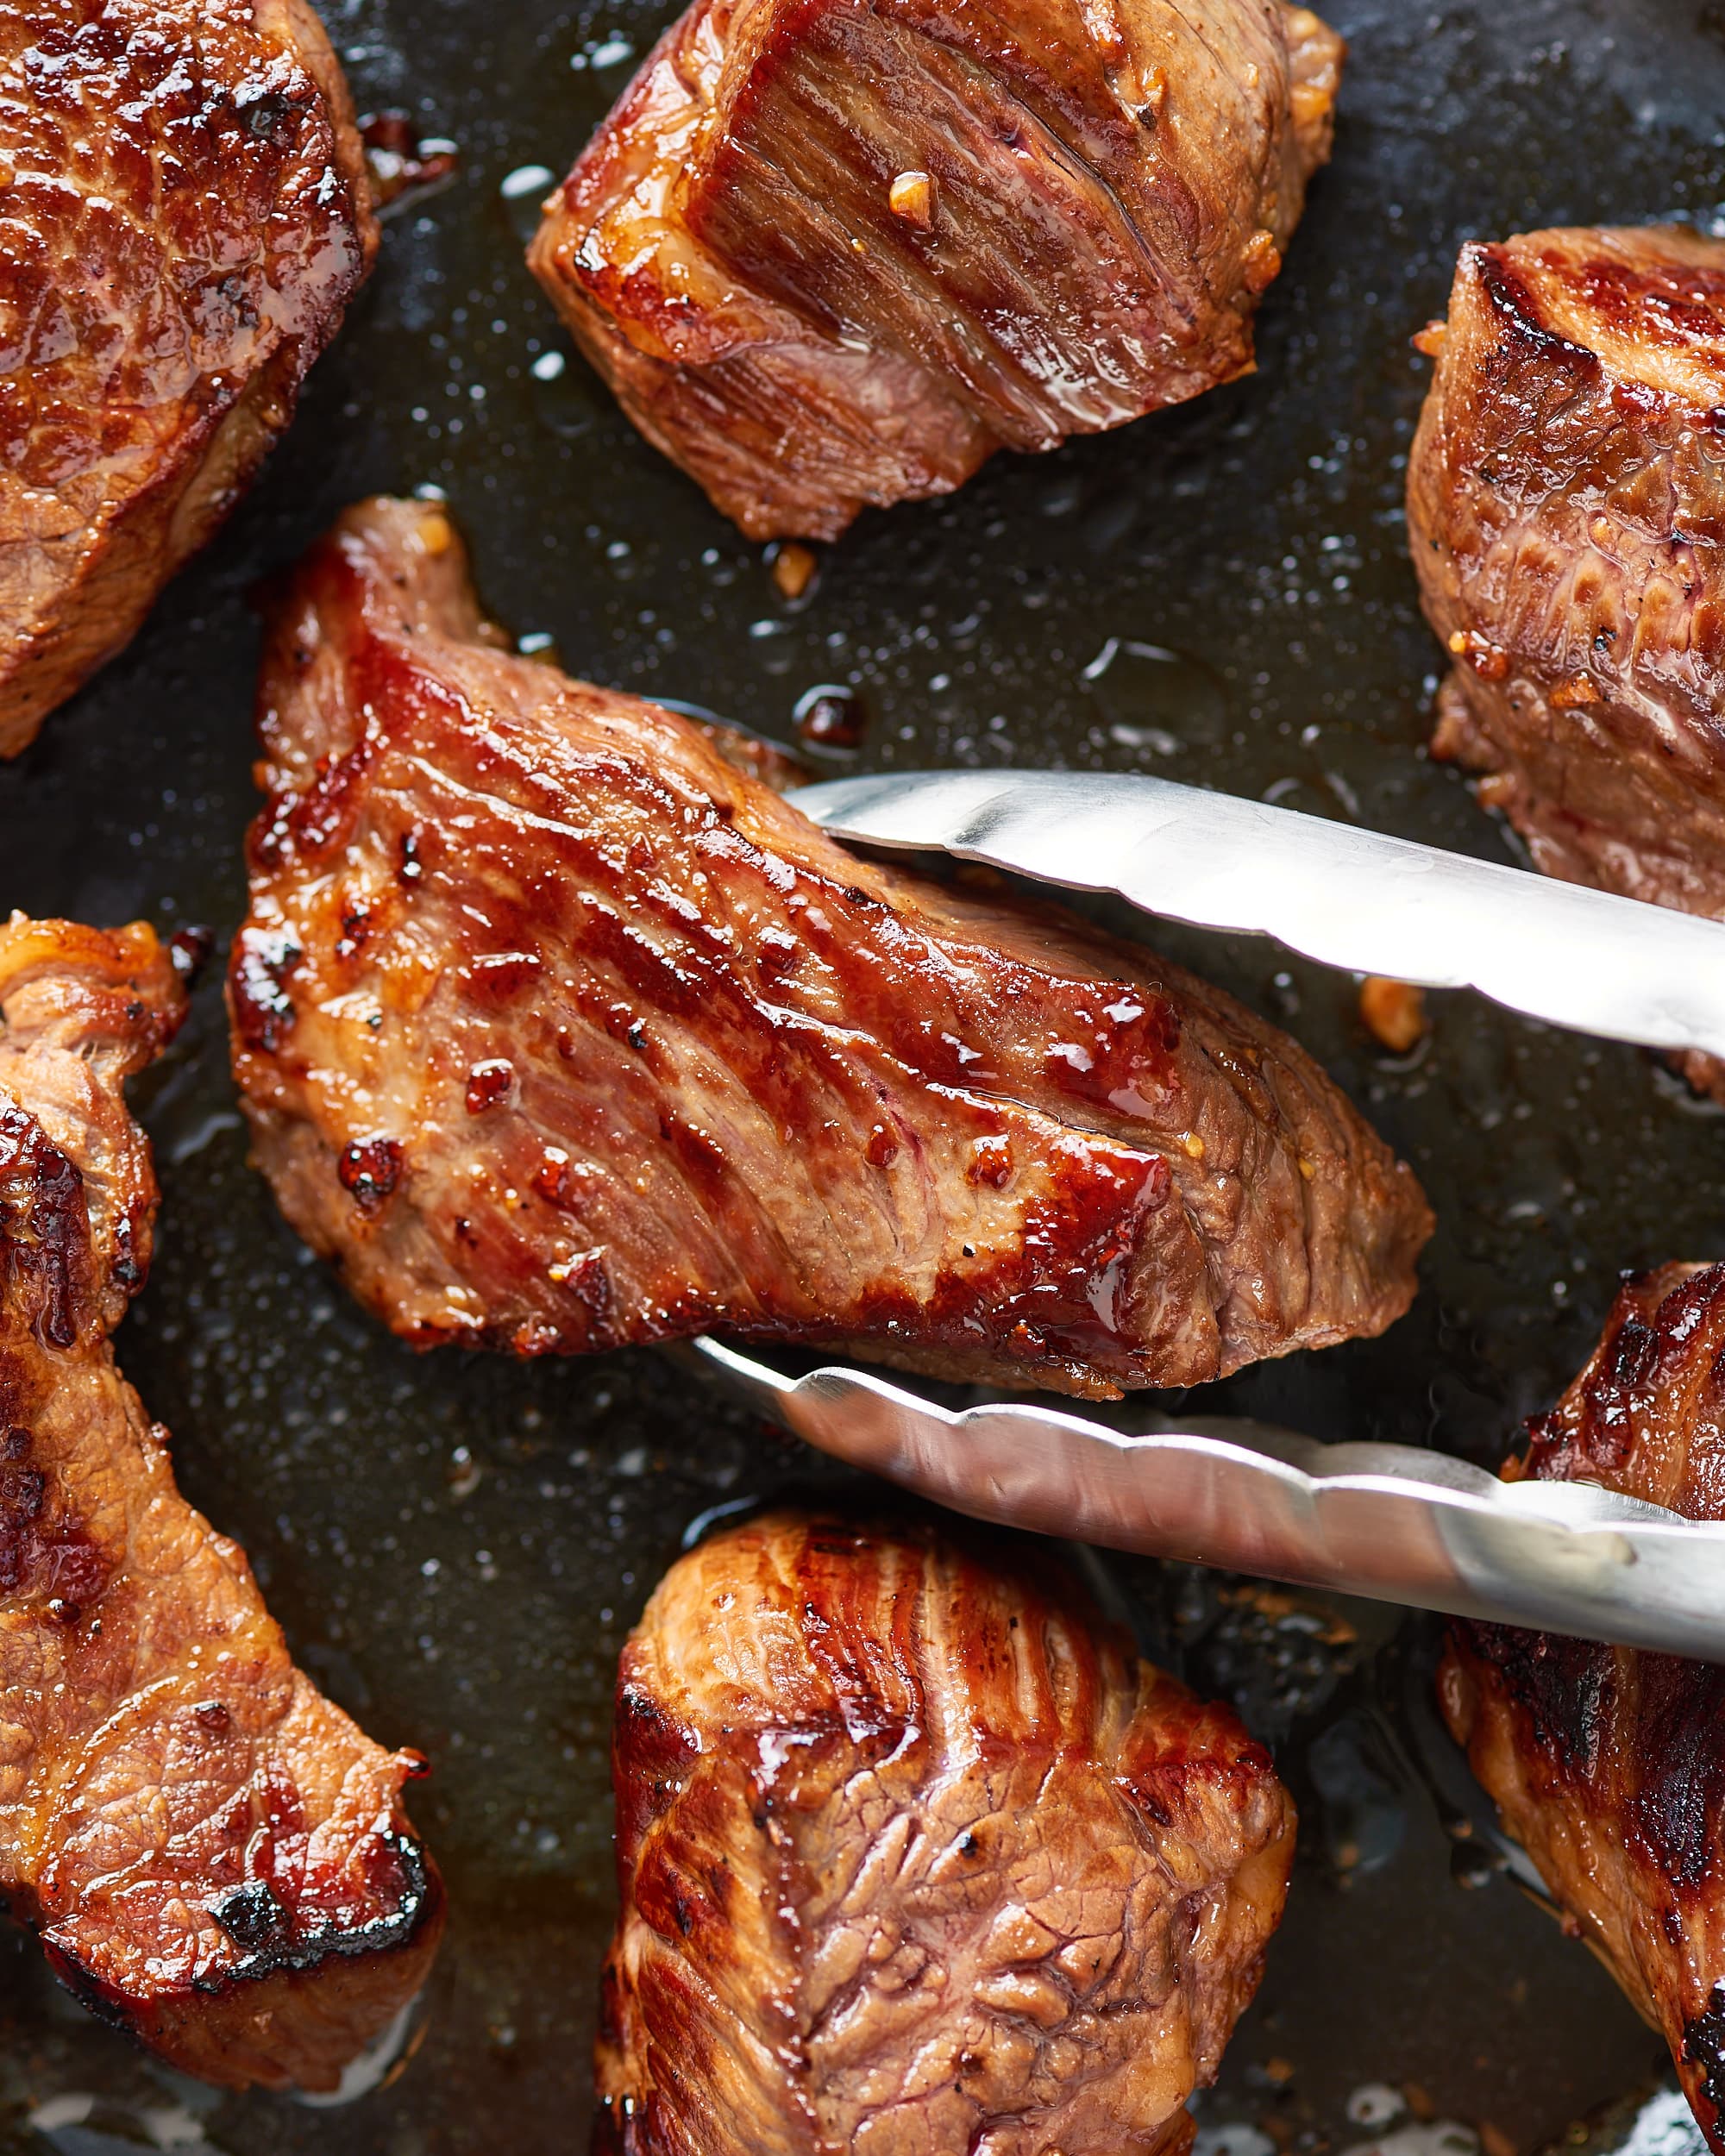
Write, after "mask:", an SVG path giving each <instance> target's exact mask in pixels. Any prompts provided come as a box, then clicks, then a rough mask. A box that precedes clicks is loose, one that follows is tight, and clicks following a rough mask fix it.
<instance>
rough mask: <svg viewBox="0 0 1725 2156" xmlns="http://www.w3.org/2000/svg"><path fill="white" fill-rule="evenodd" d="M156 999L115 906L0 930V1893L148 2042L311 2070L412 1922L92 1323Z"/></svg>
mask: <svg viewBox="0 0 1725 2156" xmlns="http://www.w3.org/2000/svg"><path fill="white" fill-rule="evenodd" d="M183 1014H184V997H183V993H182V991H181V989H180V987H179V981H178V980H177V978H176V976H175V974H174V971H173V968H172V966H171V965H170V964H169V962H168V958H167V955H166V953H165V952H164V951H163V950H161V948H160V946H159V945H158V943H157V942H156V940H155V937H154V935H153V934H152V933H151V931H149V930H148V929H147V928H129V929H123V930H122V931H119V932H118V933H116V934H113V935H106V934H103V933H101V932H99V931H96V930H94V929H88V928H79V927H77V926H74V925H72V924H70V923H67V922H64V921H47V922H41V921H29V920H26V919H25V918H24V917H23V916H22V914H15V915H14V916H13V918H12V919H11V921H10V923H9V924H3V925H0V1896H3V1897H4V1902H5V1905H6V1907H7V1908H9V1910H10V1912H11V1914H12V1915H14V1916H15V1917H16V1918H18V1919H20V1920H21V1921H23V1922H25V1923H27V1924H28V1925H29V1926H31V1927H33V1928H34V1930H36V1931H37V1932H38V1933H39V1934H41V1939H42V1942H43V1944H44V1946H46V1947H47V1952H48V1955H49V1958H50V1959H51V1961H52V1963H53V1967H54V1969H55V1971H56V1972H57V1973H58V1974H59V1976H60V1978H61V1979H62V1981H63V1982H64V1983H66V1984H67V1985H68V1986H69V1987H70V1988H71V1989H72V1990H73V1991H75V1992H76V1993H77V1994H78V1996H79V1997H80V1998H81V1999H83V2000H84V2001H85V2003H86V2004H87V2005H89V2006H91V2007H92V2008H93V2009H95V2011H96V2012H97V2014H98V2015H101V2016H102V2017H103V2019H104V2020H107V2021H112V2022H114V2023H116V2024H117V2025H118V2026H119V2027H121V2028H124V2029H127V2030H129V2032H130V2033H131V2034H133V2035H135V2036H136V2037H137V2038H139V2039H140V2040H141V2041H143V2042H144V2043H146V2044H148V2045H150V2046H152V2047H153V2048H154V2050H156V2051H157V2052H159V2053H160V2054H161V2055H162V2057H163V2058H165V2059H167V2060H168V2061H169V2062H170V2063H171V2064H172V2065H176V2066H179V2067H180V2068H183V2069H184V2070H185V2071H186V2072H188V2073H193V2074H198V2075H201V2076H202V2077H203V2078H204V2079H205V2080H209V2081H216V2082H221V2083H223V2084H226V2085H228V2086H229V2087H234V2088H243V2087H244V2086H246V2085H247V2084H249V2083H253V2082H258V2083H262V2084H265V2085H266V2086H267V2087H270V2088H281V2087H285V2086H288V2085H290V2084H292V2085H297V2086H298V2087H300V2088H302V2089H308V2090H327V2089H330V2088H333V2087H334V2086H335V2085H336V2083H337V2082H338V2080H339V2078H340V2077H341V2072H342V2068H343V2067H344V2066H345V2065H347V2064H348V2061H349V2060H350V2059H354V2057H355V2056H356V2055H357V2054H358V2053H361V2051H363V2050H364V2049H365V2048H366V2046H367V2045H368V2044H370V2043H371V2041H372V2040H373V2039H374V2038H375V2037H377V2036H378V2035H379V2034H380V2032H381V2031H383V2030H385V2029H386V2028H387V2027H388V2026H389V2024H390V2023H391V2021H392V2020H393V2019H394V2018H395V2016H396V2015H398V2013H399V2012H400V2010H401V2009H403V2008H404V2007H405V2005H406V2004H407V2003H408V2002H409V2001H410V2000H411V1999H412V1997H413V1996H414V1995H415V1993H416V1992H417V1990H418V1989H419V1987H420V1984H421V1983H422V1981H423V1977H424V1975H425V1972H426V1970H427V1968H428V1967H429V1965H430V1959H431V1956H432V1953H433V1952H434V1951H435V1949H436V1940H437V1934H438V1930H439V1927H440V1925H441V1921H442V1915H441V1906H442V1905H441V1896H440V1893H439V1890H438V1887H437V1882H436V1873H435V1872H434V1871H432V1869H431V1867H430V1862H429V1860H428V1858H426V1857H425V1855H424V1853H423V1851H422V1850H421V1848H420V1846H419V1845H418V1843H417V1841H416V1840H415V1839H414V1837H413V1833H412V1830H411V1827H409V1825H408V1822H407V1820H406V1817H405V1814H404V1813H403V1811H402V1808H401V1802H400V1791H401V1785H402V1781H403V1778H404V1777H405V1776H406V1775H408V1774H410V1773H411V1772H414V1771H417V1768H418V1766H419V1765H420V1764H422V1763H421V1762H419V1761H418V1760H417V1758H416V1757H415V1755H413V1754H411V1753H404V1752H395V1753H392V1752H384V1751H382V1750H380V1747H379V1746H378V1745H374V1744H372V1743H371V1742H369V1741H368V1740H367V1739H366V1738H365V1737H364V1736H362V1735H361V1733H360V1731H359V1730H357V1729H356V1728H355V1727H354V1725H353V1723H352V1722H350V1721H349V1720H348V1717H347V1716H346V1715H345V1714H342V1713H341V1712H340V1711H339V1709H337V1708H334V1707H332V1706H331V1705H330V1704H329V1702H328V1701H327V1700H325V1699H323V1698H322V1697H320V1695H318V1693H317V1690H316V1689H315V1688H314V1687H313V1686H312V1685H311V1683H309V1682H308V1681H307V1679H306V1678H305V1677H303V1676H302V1675H301V1674H300V1672H299V1671H298V1670H296V1669H295V1668H294V1666H293V1664H292V1662H291V1661H290V1660H289V1659H288V1653H287V1648H286V1645H285V1643H284V1641H283V1639H282V1636H281V1633H280V1632H279V1629H278V1628H277V1626H276V1625H275V1624H274V1623H273V1620H271V1618H270V1615H269V1613H268V1612H267V1610H266V1609H265V1608H264V1606H263V1602H262V1601H261V1599H260V1596H259V1594H258V1590H257V1587H256V1584H255V1583H254V1580H253V1578H252V1575H251V1571H250V1569H249V1568H248V1565H247V1563H246V1559H245V1556H244V1553H243V1552H242V1551H241V1550H240V1549H239V1548H238V1547H237V1546H236V1545H235V1544H234V1543H232V1542H230V1541H229V1540H228V1539H227V1538H226V1537H225V1536H223V1535H219V1534H217V1533H216V1531H215V1530H214V1529H213V1528H212V1527H211V1526H210V1523H209V1522H208V1520H204V1519H202V1518H200V1516H199V1515H198V1514H197V1513H195V1512H194V1511H193V1510H192V1509H191V1507H190V1506H189V1505H188V1504H187V1503H186V1502H185V1500H184V1499H183V1498H182V1497H181V1496H180V1495H179V1492H178V1491H177V1490H176V1489H175V1488H174V1482H173V1470H172V1469H171V1467H170V1465H169V1462H168V1453H167V1432H166V1431H165V1430H163V1429H162V1428H161V1427H160V1425H153V1424H152V1423H151V1422H150V1420H149V1418H148V1416H147V1414H146V1413H145V1412H144V1409H143V1407H141V1405H140V1403H139V1401H138V1396H137V1395H136V1394H135V1392H134V1391H133V1390H132V1388H131V1387H130V1386H129V1385H128V1384H127V1383H126V1382H124V1380H123V1379H122V1377H121V1376H120V1374H119V1372H118V1370H117V1369H116V1368H115V1364H114V1354H113V1350H112V1348H111V1346H110V1344H109V1336H110V1333H111V1332H113V1329H114V1327H115V1326H116V1325H117V1324H118V1323H119V1321H120V1319H121V1318H122V1316H123V1315H124V1313H125V1310H126V1306H127V1304H128V1303H129V1300H131V1298H132V1296H133V1294H135V1292H136V1291H137V1289H138V1288H139V1286H140V1285H141V1282H142V1281H143V1277H144V1274H145V1271H146V1269H147V1265H148V1263H149V1255H150V1237H151V1229H152V1225H153V1222H154V1214H155V1206H156V1189H155V1181H154V1175H153V1174H152V1170H151V1165H150V1153H149V1146H148V1143H147V1140H146V1138H145V1137H144V1135H143V1133H142V1131H140V1130H139V1128H138V1126H137V1125H136V1124H135V1123H134V1122H133V1120H132V1119H131V1117H130V1115H129V1113H128V1112H127V1109H126V1106H125V1102H124V1100H123V1099H122V1093H121V1087H122V1081H123V1080H124V1079H125V1078H126V1076H127V1075H128V1074H129V1073H130V1072H132V1071H135V1070H138V1069H141V1068H142V1067H143V1065H145V1064H146V1063H147V1062H150V1061H151V1060H152V1058H153V1057H154V1056H155V1055H156V1054H157V1053H158V1051H159V1050H160V1048H161V1047H162V1046H163V1044H165V1043H166V1041H167V1040H168V1039H170V1038H171V1037H172V1036H173V1032H174V1031H175V1030H176V1028H177V1027H178V1025H179V1021H180V1018H181V1017H182V1016H183Z"/></svg>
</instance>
